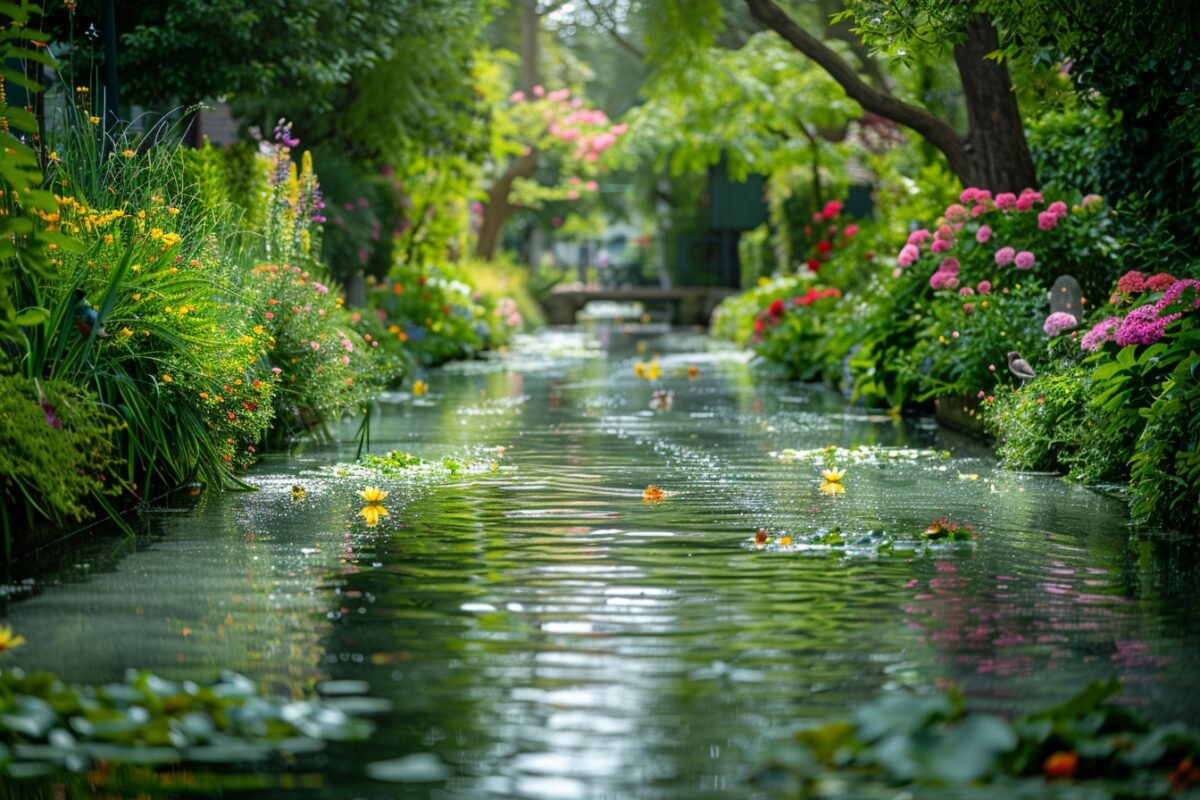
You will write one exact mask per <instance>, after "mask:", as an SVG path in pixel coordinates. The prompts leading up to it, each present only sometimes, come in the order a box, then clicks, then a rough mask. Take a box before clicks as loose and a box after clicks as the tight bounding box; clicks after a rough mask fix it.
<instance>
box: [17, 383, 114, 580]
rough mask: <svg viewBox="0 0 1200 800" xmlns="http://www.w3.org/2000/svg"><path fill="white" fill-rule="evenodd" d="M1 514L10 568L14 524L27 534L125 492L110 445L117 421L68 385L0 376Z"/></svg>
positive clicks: (91, 397) (63, 521)
mask: <svg viewBox="0 0 1200 800" xmlns="http://www.w3.org/2000/svg"><path fill="white" fill-rule="evenodd" d="M0 419H3V420H4V425H3V426H0V489H2V490H3V494H2V496H0V514H2V520H0V521H2V522H3V533H4V545H5V559H6V562H8V563H11V558H12V555H13V553H12V549H13V543H14V538H15V530H14V529H15V528H17V527H18V520H16V519H14V516H15V515H18V514H20V513H21V511H23V512H24V513H23V514H22V515H23V516H24V519H23V520H20V521H19V522H20V523H21V524H20V526H19V527H20V528H22V529H23V530H24V531H26V532H29V531H32V530H35V529H36V528H37V521H38V519H39V518H40V519H41V520H43V521H46V522H49V523H51V524H54V525H63V524H66V522H67V521H68V520H75V521H79V520H81V519H83V518H84V517H85V516H89V515H90V514H91V503H92V502H93V501H95V500H101V501H103V498H104V497H105V496H108V495H113V494H116V493H118V492H119V491H120V490H121V489H123V488H124V486H123V484H122V482H121V480H120V478H119V475H120V467H121V461H120V457H119V454H118V453H117V452H116V451H115V449H114V447H113V435H114V433H115V431H116V428H117V426H118V424H119V421H118V419H117V417H116V416H115V415H114V414H112V413H111V412H110V411H109V410H108V409H106V408H104V407H103V406H101V405H100V404H99V403H98V402H96V398H95V396H94V395H91V394H89V393H87V392H86V391H84V390H82V389H79V388H77V387H76V386H73V385H72V384H70V383H66V382H64V381H35V380H31V379H29V378H25V377H22V376H20V375H0Z"/></svg>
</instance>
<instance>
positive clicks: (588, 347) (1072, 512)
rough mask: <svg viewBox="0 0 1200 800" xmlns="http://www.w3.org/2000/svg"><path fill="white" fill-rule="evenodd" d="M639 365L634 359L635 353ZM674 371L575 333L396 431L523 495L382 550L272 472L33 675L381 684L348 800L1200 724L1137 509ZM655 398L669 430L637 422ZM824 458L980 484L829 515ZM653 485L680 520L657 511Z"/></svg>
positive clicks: (926, 487) (346, 775)
mask: <svg viewBox="0 0 1200 800" xmlns="http://www.w3.org/2000/svg"><path fill="white" fill-rule="evenodd" d="M638 338H640V337H639V335H638V334H637V333H636V332H634V333H629V332H628V331H624V330H623V329H615V330H614V331H613V332H611V335H610V346H613V347H623V348H625V349H624V351H623V353H624V354H632V353H633V345H634V342H635V341H636V340H637V339H638ZM669 344H670V342H669V341H668V340H666V339H663V338H656V339H655V340H654V341H651V342H649V343H648V348H647V349H648V351H650V352H651V353H652V352H654V351H656V350H659V351H664V355H663V357H662V359H661V361H660V363H661V364H662V366H663V368H664V372H665V377H664V379H663V380H662V381H660V382H659V384H655V385H652V384H650V383H648V382H646V381H639V380H638V379H636V378H635V377H634V376H633V373H632V366H631V365H632V361H633V358H632V356H630V357H627V358H619V359H617V358H614V359H612V360H606V359H605V358H604V357H603V355H604V353H603V351H601V350H600V349H598V347H597V346H596V345H595V340H594V339H591V338H589V337H588V336H587V335H586V334H583V333H578V332H573V333H569V334H555V335H552V336H550V337H548V338H542V339H534V340H528V341H526V342H525V343H524V344H521V345H519V346H518V347H517V348H514V351H513V353H511V354H509V355H508V356H506V357H499V358H495V359H491V360H488V361H486V362H477V363H471V364H462V365H457V366H455V367H453V368H451V369H447V370H443V371H440V372H438V373H436V374H435V375H434V376H433V377H432V378H431V383H433V384H434V385H435V386H436V396H435V397H434V398H433V399H432V400H430V401H429V402H427V403H424V404H421V405H417V406H414V405H412V404H409V403H405V402H398V403H396V404H393V405H387V406H385V408H384V416H383V417H382V418H380V419H377V420H376V421H375V422H374V424H373V429H372V439H373V441H375V442H377V443H383V444H382V447H384V448H387V447H400V448H401V449H406V450H411V451H413V452H417V453H419V454H421V455H424V456H427V457H430V458H435V459H439V460H440V458H441V457H442V456H443V455H448V454H458V453H463V452H466V451H472V452H476V451H477V450H478V448H480V447H484V446H496V445H504V446H505V447H506V448H507V450H506V452H505V455H504V457H503V463H504V465H505V466H506V468H512V469H514V470H515V471H511V472H506V473H503V474H501V475H493V474H482V475H475V476H466V477H462V478H459V479H456V480H454V481H453V482H452V483H450V484H445V485H440V486H430V485H422V484H420V483H419V482H412V483H410V484H405V483H404V482H401V481H396V482H394V484H388V483H387V481H386V480H382V481H381V484H382V485H383V486H384V488H390V489H391V490H392V494H391V495H390V496H389V498H388V505H389V507H390V510H391V514H390V516H388V517H387V518H385V519H384V521H382V522H381V523H380V525H379V526H378V527H376V528H372V529H367V528H365V527H364V526H363V525H362V523H361V520H360V519H359V518H356V516H355V514H356V513H357V510H358V507H359V504H358V502H357V500H358V498H357V497H356V496H355V494H354V492H355V490H356V489H358V488H361V487H360V486H358V485H357V483H356V480H357V479H349V478H341V479H338V478H333V477H331V475H330V473H329V472H328V471H327V470H323V469H322V468H321V465H322V463H325V462H331V461H334V460H336V459H337V458H338V457H339V454H338V452H337V451H331V450H321V449H317V450H312V451H309V452H308V453H307V454H306V455H305V456H304V457H303V459H302V460H296V461H270V462H267V463H266V464H264V465H263V466H262V467H261V468H260V470H259V471H258V472H257V473H256V474H255V475H254V476H253V478H252V479H253V481H254V482H255V483H256V484H257V485H258V486H259V487H260V491H259V492H257V493H254V494H226V495H215V494H213V495H210V496H207V497H205V498H204V500H203V502H202V504H201V507H200V508H199V509H198V510H197V511H196V512H194V513H192V514H188V515H164V516H162V517H160V518H156V519H155V520H154V523H153V524H154V526H155V529H156V533H155V536H154V537H153V538H152V539H151V540H149V541H148V542H147V543H146V545H145V546H143V547H141V548H139V549H136V550H134V551H133V552H130V553H128V554H126V555H124V556H123V557H122V558H121V559H120V560H118V561H116V562H115V563H114V564H113V566H112V567H111V568H110V569H107V570H105V571H100V572H97V573H94V574H90V575H88V576H87V577H86V579H82V580H68V581H63V582H61V583H59V584H57V585H52V586H45V587H43V588H42V589H41V591H40V592H38V593H36V594H35V596H33V597H31V598H28V599H24V600H21V601H20V602H16V603H13V604H11V605H10V606H9V607H8V609H7V615H8V616H7V620H6V622H7V623H9V624H13V625H14V626H16V627H17V628H18V629H19V630H20V631H22V632H23V633H25V634H26V636H27V637H28V638H29V644H28V645H27V647H26V648H23V649H22V650H20V651H16V652H14V654H13V663H16V664H20V665H22V666H26V667H49V668H53V669H56V670H58V671H60V672H62V673H63V674H64V675H65V677H67V678H68V679H72V680H106V679H110V678H115V677H118V676H120V675H121V674H122V672H123V670H124V669H125V667H126V666H129V665H131V664H132V665H136V666H139V667H146V668H150V669H153V670H155V671H157V672H160V673H162V674H164V675H166V676H169V677H185V676H186V677H197V678H203V677H208V676H211V675H212V674H215V673H216V672H217V671H218V670H220V669H221V668H225V667H229V668H233V669H237V670H240V671H242V672H245V673H246V674H248V675H250V676H251V677H253V678H254V679H255V680H257V681H260V682H262V683H265V684H267V685H269V686H272V687H275V688H277V689H280V690H284V691H292V690H295V689H304V688H306V687H311V686H312V685H313V683H314V682H315V681H318V680H324V679H336V680H356V681H365V682H367V683H368V684H369V685H370V686H371V687H372V693H373V694H374V695H377V696H380V697H383V698H385V699H388V700H390V701H391V703H392V707H393V710H392V711H391V712H389V713H387V714H384V715H383V716H382V717H381V718H380V720H379V722H380V732H379V734H378V735H377V736H376V737H375V738H373V739H372V740H371V741H369V742H365V743H361V744H358V745H355V746H353V747H346V748H343V749H342V750H337V749H336V748H335V750H334V751H332V757H331V758H330V759H329V760H328V762H326V763H327V766H325V767H322V769H324V770H325V772H326V773H327V775H326V780H328V781H329V782H330V783H331V784H332V785H336V786H338V787H339V789H338V791H339V792H343V793H349V794H347V795H346V796H350V795H362V796H384V795H386V794H387V793H386V792H385V791H382V790H381V788H380V787H381V785H380V784H373V783H371V782H370V781H369V780H368V779H366V778H364V777H363V765H364V764H366V763H368V762H372V761H383V760H388V759H394V758H397V757H399V756H403V755H406V754H410V753H425V752H435V753H437V754H438V756H439V757H440V758H441V759H442V761H444V762H445V763H447V764H449V765H451V767H452V769H453V772H454V777H452V778H451V779H450V780H449V781H447V782H445V783H444V784H437V785H435V786H433V787H432V788H429V789H427V790H426V789H422V788H420V787H417V786H415V785H414V787H412V789H411V790H406V791H407V793H406V794H405V795H404V796H413V797H455V798H478V797H504V798H527V799H528V798H556V799H557V798H573V797H579V798H601V797H605V798H613V797H620V798H637V799H639V800H641V799H643V798H672V800H685V799H686V800H691V798H741V797H745V796H746V786H745V784H744V783H743V782H742V781H743V779H744V777H745V775H746V774H747V770H748V765H750V764H753V763H754V762H755V761H756V759H757V758H759V757H760V755H761V754H762V753H763V752H764V750H765V749H766V748H767V747H768V746H769V745H770V743H771V742H773V741H776V740H777V739H778V738H779V737H781V736H782V735H784V732H785V731H786V729H787V728H788V726H790V725H791V724H792V723H793V722H795V721H797V720H800V719H814V718H823V717H825V716H827V715H831V714H836V715H841V714H844V713H845V712H846V710H847V709H848V708H849V707H851V706H852V705H853V704H855V703H858V702H861V701H862V700H864V699H866V698H870V697H872V696H873V695H874V694H875V693H877V692H878V691H880V690H894V689H898V688H903V687H915V688H918V689H922V690H924V689H928V688H929V687H931V686H934V685H937V684H945V683H955V684H958V685H961V686H963V687H964V688H965V689H966V691H967V694H968V697H969V698H971V701H972V702H973V703H974V704H975V705H977V706H979V707H982V708H988V709H992V710H998V711H1002V712H1011V711H1013V710H1016V709H1021V708H1028V707H1030V706H1032V705H1034V704H1038V703H1044V702H1053V701H1055V700H1058V699H1060V698H1061V697H1062V696H1064V695H1065V694H1067V693H1069V692H1072V691H1074V690H1075V689H1077V688H1078V687H1079V686H1080V685H1081V684H1082V683H1084V682H1085V681H1087V680H1090V679H1094V678H1099V677H1107V676H1110V675H1117V676H1120V677H1121V678H1122V679H1123V680H1125V681H1126V684H1127V685H1128V686H1129V687H1130V693H1131V698H1132V701H1133V702H1136V703H1139V704H1142V705H1145V706H1146V707H1147V708H1148V709H1149V710H1151V711H1152V712H1154V713H1157V714H1160V715H1163V716H1170V717H1180V716H1183V717H1185V718H1186V717H1189V716H1190V717H1193V718H1194V717H1195V716H1197V715H1198V714H1200V705H1198V702H1200V701H1198V700H1197V697H1196V695H1195V693H1194V692H1193V691H1192V686H1193V683H1194V677H1193V675H1192V672H1193V670H1192V669H1191V665H1192V664H1194V663H1195V657H1196V654H1197V649H1198V648H1197V645H1198V644H1200V633H1197V632H1196V631H1197V629H1196V627H1195V626H1194V625H1193V624H1192V620H1194V618H1195V614H1196V611H1198V610H1200V608H1198V607H1197V606H1198V605H1200V600H1198V599H1197V598H1198V597H1200V592H1198V591H1195V589H1196V588H1197V587H1195V586H1194V581H1193V582H1189V581H1187V580H1185V579H1182V578H1180V577H1178V576H1173V575H1170V574H1163V573H1160V572H1157V571H1156V570H1155V568H1154V567H1153V562H1152V560H1147V558H1145V557H1142V558H1139V554H1138V553H1137V552H1133V553H1131V551H1130V549H1129V548H1128V546H1127V544H1126V540H1127V531H1126V529H1125V527H1124V525H1123V523H1122V520H1123V519H1124V509H1123V508H1122V507H1121V505H1120V504H1119V503H1117V502H1115V501H1113V500H1110V499H1107V498H1104V497H1101V496H1099V495H1097V494H1093V493H1090V492H1087V491H1085V490H1082V489H1080V488H1078V487H1074V486H1070V485H1067V484H1065V483H1062V482H1060V481H1057V480H1055V479H1053V478H1051V477H1047V476H1033V475H1018V474H1012V473H1006V472H1003V471H1000V470H998V469H996V468H995V466H994V464H993V462H992V461H991V459H990V457H989V456H988V455H987V454H986V451H983V450H982V449H981V448H980V447H979V446H977V445H975V444H972V443H970V442H967V441H965V440H962V439H959V438H956V437H954V436H952V435H948V434H942V433H941V432H939V431H937V430H936V428H933V427H931V426H928V425H926V424H923V423H913V422H912V421H904V420H894V419H892V418H890V417H884V416H881V415H875V414H871V413H867V412H864V411H862V410H861V409H852V408H847V407H846V406H845V404H844V403H843V402H842V400H841V398H840V397H838V396H837V395H836V394H833V393H830V392H826V391H824V390H822V389H820V388H814V387H808V386H798V385H795V384H787V385H772V384H770V383H757V384H756V383H752V382H750V381H749V380H747V375H746V370H747V365H746V363H745V359H744V357H743V356H741V355H738V354H730V353H728V352H701V351H700V348H701V342H700V341H699V340H697V339H689V340H685V341H683V342H682V348H683V352H674V353H673V352H671V351H670V350H669V347H668V345H669ZM692 365H697V366H698V367H699V376H698V377H697V378H695V379H694V380H688V379H687V378H686V377H685V374H686V372H685V371H686V368H687V367H688V366H692ZM656 385H658V386H665V387H668V388H670V389H672V390H673V391H674V392H675V400H674V406H673V408H672V410H670V411H667V412H661V413H648V412H647V413H642V412H643V411H644V410H645V409H647V408H648V404H649V401H650V395H651V392H652V391H653V389H654V388H655V386H656ZM397 399H398V400H399V399H400V398H397ZM830 444H835V445H840V446H843V447H850V446H854V445H871V446H875V447H885V448H886V447H894V448H916V449H932V450H934V451H940V450H943V449H949V450H951V451H952V456H951V457H950V458H949V459H941V458H936V459H934V458H931V459H924V458H916V459H911V460H908V461H904V462H903V463H898V464H893V463H848V464H842V465H840V466H843V467H844V468H845V469H846V476H845V478H843V484H844V486H845V489H846V492H845V494H843V495H837V496H832V497H831V496H826V495H823V494H822V493H821V492H820V484H821V475H820V470H821V468H822V466H823V462H818V461H801V460H794V461H793V462H792V463H784V462H782V461H780V460H779V459H778V458H776V457H773V456H772V455H771V454H772V453H780V452H782V451H784V450H785V449H786V448H793V449H796V450H805V449H809V448H822V447H825V446H826V445H830ZM340 457H343V458H344V457H345V453H344V451H343V452H342V453H341V455H340ZM487 457H488V458H491V457H492V456H490V455H489V456H487ZM323 460H324V461H323ZM964 475H965V476H968V477H962V476H964ZM970 476H975V477H970ZM296 482H300V483H302V484H303V485H304V487H305V489H306V492H305V496H304V498H303V500H302V501H298V502H297V501H295V500H293V498H292V497H291V496H290V489H291V486H292V484H293V483H296ZM649 484H654V485H656V486H660V487H662V488H663V489H664V490H666V492H667V495H666V497H665V499H664V500H663V502H661V503H655V504H646V503H644V502H643V501H642V492H643V490H644V489H645V488H646V486H647V485H649ZM935 517H945V518H948V519H951V520H953V521H957V522H962V523H969V524H971V525H972V526H974V528H975V529H976V531H977V532H978V540H977V541H976V542H975V543H974V544H973V545H970V546H965V547H955V548H944V549H930V550H917V551H913V552H910V553H902V554H900V555H897V556H890V557H882V556H879V555H878V553H877V552H876V551H874V550H873V549H872V548H869V547H862V548H857V549H856V548H842V549H840V550H830V549H820V550H816V549H809V550H807V551H804V550H802V549H799V548H795V549H787V548H782V549H771V548H766V549H762V550H758V549H754V548H753V547H749V546H748V544H749V542H750V541H751V539H752V537H753V534H754V531H755V530H757V529H758V528H760V527H764V528H767V529H768V530H770V531H771V534H772V535H773V536H777V535H781V534H784V533H787V534H791V535H793V536H795V537H796V538H797V539H798V540H799V539H800V538H801V537H803V536H811V535H815V534H817V533H818V532H822V531H828V530H829V529H830V528H832V527H838V528H840V529H841V530H842V531H843V532H845V533H846V534H847V538H851V537H853V536H862V535H864V534H866V533H867V532H868V531H887V532H888V533H889V534H893V535H896V536H902V537H915V536H917V535H919V533H920V531H922V530H924V528H925V527H926V526H928V525H929V523H930V521H931V520H932V519H934V518H935Z"/></svg>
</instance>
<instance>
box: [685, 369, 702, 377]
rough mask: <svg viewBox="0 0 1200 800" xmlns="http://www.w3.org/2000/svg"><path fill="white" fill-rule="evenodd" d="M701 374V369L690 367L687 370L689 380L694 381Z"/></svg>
mask: <svg viewBox="0 0 1200 800" xmlns="http://www.w3.org/2000/svg"><path fill="white" fill-rule="evenodd" d="M699 374H700V368H699V367H688V368H687V376H688V380H694V379H695V378H696V377H697V376H698V375H699Z"/></svg>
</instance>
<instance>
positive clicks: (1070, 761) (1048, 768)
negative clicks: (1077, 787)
mask: <svg viewBox="0 0 1200 800" xmlns="http://www.w3.org/2000/svg"><path fill="white" fill-rule="evenodd" d="M1078 770H1079V753H1076V752H1075V751H1074V750H1059V751H1058V752H1057V753H1051V754H1050V755H1049V756H1048V757H1047V758H1046V760H1045V761H1044V762H1043V763H1042V771H1043V772H1044V773H1046V780H1051V781H1054V780H1059V779H1064V780H1070V779H1071V778H1074V777H1075V773H1076V772H1077V771H1078Z"/></svg>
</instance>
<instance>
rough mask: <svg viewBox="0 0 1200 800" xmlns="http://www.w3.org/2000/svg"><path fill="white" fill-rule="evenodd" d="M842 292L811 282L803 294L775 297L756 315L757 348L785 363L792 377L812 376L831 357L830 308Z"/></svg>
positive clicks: (753, 340)
mask: <svg viewBox="0 0 1200 800" xmlns="http://www.w3.org/2000/svg"><path fill="white" fill-rule="evenodd" d="M841 296H842V293H841V292H840V291H838V290H837V289H833V288H825V287H822V288H818V287H816V286H810V287H809V289H808V291H806V292H805V293H804V294H802V295H796V296H795V297H792V298H790V299H788V300H783V299H781V298H777V299H775V300H772V301H771V303H770V305H768V306H767V307H766V308H765V309H764V310H762V311H760V312H759V313H758V314H757V315H755V318H754V336H753V338H751V340H750V341H751V343H752V344H753V345H754V352H755V353H756V354H757V355H759V356H761V357H762V358H764V359H765V360H767V361H768V362H770V363H771V364H776V365H779V366H781V367H782V368H783V369H784V370H785V372H786V374H787V376H788V377H789V378H795V379H798V380H812V379H813V378H815V377H817V376H818V375H820V374H821V372H822V371H823V369H824V366H825V364H826V363H827V361H830V360H836V359H835V358H829V357H828V356H827V354H826V353H825V352H824V348H823V345H824V344H825V342H826V341H827V339H828V323H827V317H828V312H829V310H830V309H831V308H832V307H833V305H834V303H835V302H836V301H837V299H838V298H839V297H841Z"/></svg>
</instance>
